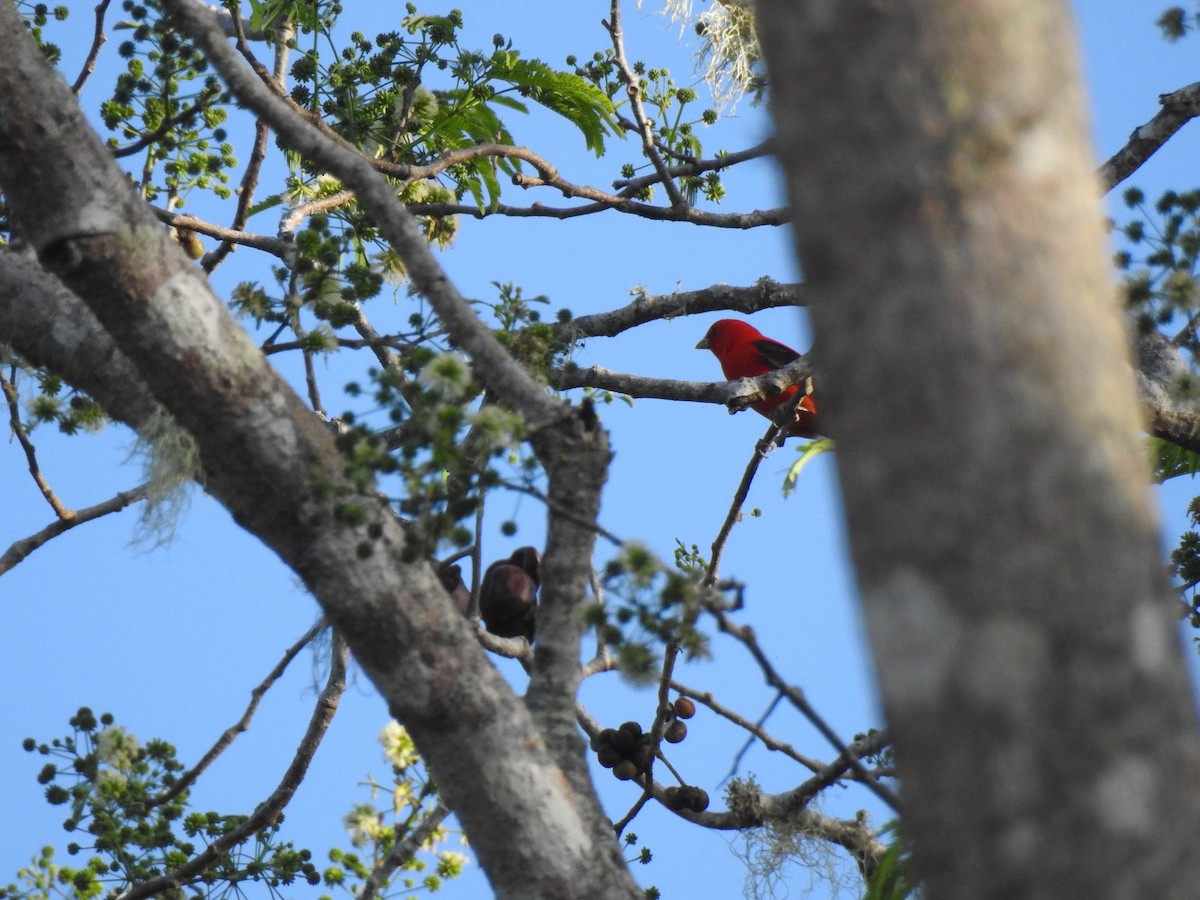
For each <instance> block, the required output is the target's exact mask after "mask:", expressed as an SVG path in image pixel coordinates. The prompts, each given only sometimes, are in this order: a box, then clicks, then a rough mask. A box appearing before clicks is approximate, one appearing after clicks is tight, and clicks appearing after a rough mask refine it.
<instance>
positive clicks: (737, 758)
mask: <svg viewBox="0 0 1200 900" xmlns="http://www.w3.org/2000/svg"><path fill="white" fill-rule="evenodd" d="M781 700H783V694H780V693H776V694H775V696H774V698H773V699H772V700H771V702H770V703H769V704H768V705H767V708H766V710H765V711H764V712H763V714H762V715H761V716H759V717H758V721H757V722H755V723H754V725H753V727H752V728H750V729H749V731H750V737H748V738H746V743H744V744H742V746H741V749H740V750H738V752H737V753H735V754H734V756H733V762H732V763H731V764H730V766H729V772H728V773H726V775H725V777H724V778H722V779H721V784H724V783H725V782H726V781H728V780H729V779H730V778H732V777H733V776H734V775H736V774H737V771H738V767H739V766H741V764H742V759H743V758H745V756H746V754H747V753H748V752H750V748H751V747H753V746H754V742H755V740H757V738H758V735H759V733H760V732H761V731H762V727H763V726H764V725H765V724H766V723H767V719H769V718H770V717H771V713H773V712H775V707H777V706H778V705H779V703H780V701H781Z"/></svg>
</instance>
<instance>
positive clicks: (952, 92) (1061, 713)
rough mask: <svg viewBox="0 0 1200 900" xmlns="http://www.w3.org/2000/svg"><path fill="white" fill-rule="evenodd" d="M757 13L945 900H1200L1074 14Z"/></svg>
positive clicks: (1187, 732) (851, 502)
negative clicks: (1079, 899)
mask: <svg viewBox="0 0 1200 900" xmlns="http://www.w3.org/2000/svg"><path fill="white" fill-rule="evenodd" d="M758 9H759V15H760V24H761V25H762V26H763V27H762V28H761V38H762V43H763V48H764V51H765V55H766V59H767V63H768V68H769V75H770V80H771V89H772V94H771V100H772V108H773V111H774V117H775V121H776V124H777V127H778V145H777V146H778V147H779V149H780V159H781V162H782V164H783V167H784V170H785V173H786V176H787V184H788V190H789V196H790V200H791V205H792V219H793V221H794V222H795V234H796V244H797V251H798V254H799V257H800V260H801V264H802V266H803V269H804V273H805V276H806V280H807V283H808V286H809V287H810V289H811V305H810V309H811V314H812V321H813V327H814V332H815V347H814V357H815V359H816V361H817V364H818V367H819V369H820V371H821V373H822V377H823V381H822V383H821V391H822V397H823V398H824V403H825V406H824V407H823V409H822V415H826V410H827V411H828V413H827V414H828V420H827V421H828V427H829V431H830V433H831V434H832V435H833V436H834V437H835V438H836V440H837V442H838V454H837V457H838V468H839V477H840V480H841V484H842V491H843V494H844V497H845V502H846V513H847V517H848V521H849V528H850V540H851V548H852V552H853V556H854V562H855V567H856V570H857V573H858V578H859V582H860V586H861V589H862V596H863V603H864V606H865V609H866V618H867V624H868V629H869V633H870V640H871V646H872V649H873V653H874V656H875V662H876V666H877V670H878V674H879V680H880V685H881V688H882V693H883V699H884V705H885V712H886V715H887V720H888V725H889V727H891V728H892V729H894V734H895V737H896V753H897V759H898V765H899V771H900V776H901V780H902V785H903V797H904V801H905V808H906V813H907V815H906V819H907V826H908V828H907V834H908V836H909V838H910V839H911V841H912V844H913V849H914V852H915V854H916V862H917V864H918V869H919V874H920V876H921V878H922V879H923V882H924V884H925V887H926V894H925V896H927V897H930V898H954V900H961V898H967V897H969V898H973V900H979V898H1004V900H1013V898H1035V897H1044V898H1051V897H1053V898H1062V897H1088V898H1117V897H1124V898H1129V897H1157V898H1163V897H1181V898H1182V897H1193V896H1195V893H1196V886H1197V885H1198V884H1200V848H1198V847H1197V844H1196V841H1195V835H1196V833H1197V830H1198V826H1200V794H1198V792H1197V787H1198V780H1200V754H1198V750H1197V748H1198V745H1197V721H1196V715H1195V710H1194V707H1193V701H1192V696H1191V693H1190V691H1189V686H1188V680H1187V674H1186V671H1185V669H1184V665H1183V659H1182V655H1181V648H1180V641H1179V637H1178V635H1177V634H1176V633H1175V630H1174V621H1173V619H1174V614H1173V612H1172V606H1171V604H1170V601H1169V596H1168V585H1167V583H1166V578H1165V572H1164V567H1163V564H1162V559H1161V554H1160V551H1159V547H1158V541H1157V524H1156V521H1155V514H1154V511H1153V509H1152V507H1151V503H1150V499H1149V492H1148V488H1147V473H1146V471H1145V468H1146V467H1145V463H1144V462H1143V460H1142V459H1141V457H1140V455H1139V452H1138V448H1137V445H1136V441H1135V435H1136V432H1137V431H1138V428H1139V421H1138V416H1137V409H1136V405H1135V400H1134V389H1133V380H1132V379H1131V378H1130V377H1129V372H1130V369H1129V365H1128V362H1127V359H1128V351H1127V349H1126V342H1125V337H1124V335H1123V334H1122V328H1121V322H1120V318H1119V314H1118V309H1117V302H1116V299H1115V298H1114V296H1113V291H1112V289H1111V286H1110V283H1109V277H1108V273H1107V272H1106V268H1105V265H1104V259H1105V256H1106V253H1105V249H1104V235H1103V232H1102V229H1101V223H1100V218H1099V206H1098V200H1097V198H1098V196H1099V191H1098V186H1097V184H1096V182H1095V178H1094V175H1093V174H1092V173H1093V170H1094V166H1093V162H1092V159H1091V157H1090V151H1089V146H1088V139H1087V131H1086V128H1085V116H1084V113H1083V107H1084V104H1083V101H1082V91H1081V82H1080V76H1079V71H1078V66H1077V61H1076V51H1075V47H1074V45H1073V43H1072V37H1071V36H1072V34H1073V26H1072V22H1071V20H1070V16H1069V14H1068V9H1067V3H1066V2H1061V0H1060V2H1045V0H892V2H887V3H882V2H878V0H806V2H804V3H796V2H785V0H761V2H760V3H759V6H758Z"/></svg>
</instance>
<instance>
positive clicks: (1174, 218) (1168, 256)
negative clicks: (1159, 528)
mask: <svg viewBox="0 0 1200 900" xmlns="http://www.w3.org/2000/svg"><path fill="white" fill-rule="evenodd" d="M1123 199H1124V201H1125V205H1126V207H1127V208H1129V209H1130V210H1133V211H1135V212H1136V213H1137V215H1136V216H1135V217H1134V218H1132V219H1130V220H1129V221H1128V222H1126V223H1125V224H1124V225H1123V226H1122V228H1121V234H1122V236H1123V237H1124V238H1125V241H1126V244H1127V248H1126V249H1123V250H1122V251H1120V252H1119V253H1118V254H1117V266H1118V268H1119V269H1120V270H1121V271H1122V272H1124V273H1125V295H1126V300H1127V303H1128V305H1129V307H1130V310H1131V311H1132V312H1133V313H1134V315H1135V316H1136V317H1137V323H1138V327H1139V329H1141V330H1143V331H1149V330H1152V329H1160V330H1161V329H1166V330H1168V331H1169V332H1173V333H1174V337H1173V342H1174V343H1175V345H1176V346H1178V347H1179V349H1180V351H1181V352H1182V353H1183V354H1184V355H1185V358H1187V359H1188V360H1189V362H1190V363H1191V367H1192V371H1191V372H1189V373H1186V374H1185V375H1183V376H1182V377H1181V378H1179V379H1178V381H1177V382H1176V383H1175V384H1174V385H1172V387H1171V392H1172V395H1173V397H1174V398H1175V399H1179V400H1196V399H1198V398H1200V373H1197V372H1196V366H1197V353H1198V351H1200V333H1198V332H1200V328H1198V326H1200V290H1198V288H1197V284H1198V282H1197V278H1198V277H1200V189H1198V190H1191V191H1186V192H1182V193H1180V192H1178V191H1167V192H1165V193H1164V194H1163V195H1162V196H1161V197H1160V198H1159V200H1158V201H1157V202H1156V203H1155V204H1154V206H1153V208H1150V207H1148V206H1147V204H1146V200H1145V196H1144V194H1143V193H1142V192H1141V191H1140V190H1138V189H1137V188H1129V189H1127V190H1126V191H1125V193H1124V195H1123ZM1146 445H1147V453H1148V455H1149V458H1150V464H1151V468H1152V471H1153V473H1154V478H1155V480H1157V481H1159V482H1162V481H1166V480H1168V479H1171V478H1177V477H1179V476H1181V475H1189V476H1195V475H1196V473H1197V471H1200V455H1198V454H1196V453H1194V452H1193V451H1191V450H1188V449H1186V448H1183V447H1179V446H1177V445H1175V444H1172V443H1169V442H1167V441H1164V440H1162V439H1160V438H1154V437H1150V438H1147V441H1146ZM1197 508H1198V507H1197V500H1193V502H1192V505H1191V507H1190V509H1189V515H1190V516H1191V517H1192V523H1193V525H1197V524H1200V521H1198V519H1197V516H1196V510H1197ZM1171 563H1172V566H1173V567H1174V571H1175V575H1176V576H1177V578H1179V580H1180V581H1181V582H1182V585H1181V591H1182V594H1183V600H1184V602H1185V603H1186V604H1187V606H1188V609H1189V610H1190V613H1189V620H1190V623H1191V624H1192V626H1193V627H1194V628H1198V629H1200V614H1197V606H1196V596H1195V588H1196V584H1197V579H1198V578H1200V541H1198V540H1197V537H1196V534H1195V532H1192V531H1188V532H1185V533H1184V534H1183V535H1181V537H1180V541H1179V545H1178V546H1177V547H1176V549H1175V550H1174V551H1172V553H1171Z"/></svg>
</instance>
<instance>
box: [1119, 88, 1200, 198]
mask: <svg viewBox="0 0 1200 900" xmlns="http://www.w3.org/2000/svg"><path fill="white" fill-rule="evenodd" d="M1158 103H1159V106H1161V107H1162V108H1161V109H1160V110H1159V111H1158V113H1156V114H1155V116H1154V118H1152V119H1151V120H1150V121H1149V122H1147V123H1146V124H1145V125H1140V126H1138V127H1137V128H1135V129H1133V134H1131V135H1130V136H1129V142H1128V143H1127V144H1126V145H1125V146H1124V147H1122V148H1121V149H1120V150H1118V151H1117V152H1116V153H1114V154H1113V155H1112V156H1111V157H1109V159H1108V160H1107V161H1106V162H1105V163H1104V165H1102V166H1101V167H1100V170H1099V173H1098V174H1099V176H1100V183H1101V184H1102V185H1103V186H1104V192H1105V193H1108V192H1109V191H1111V190H1112V189H1113V188H1115V187H1116V186H1117V185H1118V184H1120V183H1121V182H1122V181H1124V180H1125V179H1126V178H1128V177H1129V176H1130V175H1132V174H1133V173H1134V172H1136V171H1137V170H1138V169H1139V168H1140V167H1141V165H1142V164H1143V163H1144V162H1146V160H1148V159H1149V158H1150V157H1151V156H1153V155H1154V154H1155V153H1156V152H1157V151H1158V148H1159V147H1161V146H1162V145H1163V144H1165V143H1166V142H1167V141H1168V140H1170V139H1171V138H1172V137H1173V136H1174V135H1175V133H1176V132H1177V131H1179V129H1181V128H1182V127H1183V126H1184V125H1186V124H1187V123H1188V122H1190V121H1191V120H1192V119H1194V118H1196V116H1197V115H1200V81H1198V82H1196V83H1194V84H1189V85H1188V86H1187V87H1182V88H1180V89H1179V90H1177V91H1172V92H1171V93H1169V94H1161V95H1159V98H1158Z"/></svg>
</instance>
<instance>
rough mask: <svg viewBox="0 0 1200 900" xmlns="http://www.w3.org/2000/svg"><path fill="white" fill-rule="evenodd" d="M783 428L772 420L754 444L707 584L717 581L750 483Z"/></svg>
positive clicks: (715, 544)
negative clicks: (727, 543) (722, 559)
mask: <svg viewBox="0 0 1200 900" xmlns="http://www.w3.org/2000/svg"><path fill="white" fill-rule="evenodd" d="M782 430H783V429H782V428H781V427H780V426H779V425H778V424H776V423H775V422H772V423H771V424H770V425H769V426H768V427H767V431H766V433H765V434H764V435H763V436H762V438H761V439H760V440H759V441H758V443H757V444H755V445H754V455H753V456H751V457H750V461H749V462H748V463H746V468H745V471H743V472H742V480H741V482H740V483H739V484H738V487H737V490H736V491H734V494H733V502H732V503H730V504H729V512H728V513H726V514H725V521H724V522H723V523H721V530H720V531H719V532H718V533H717V537H716V539H715V540H714V541H713V543H712V559H710V560H709V562H708V571H707V572H706V573H705V576H704V583H705V584H707V585H713V584H716V583H717V575H718V573H719V572H720V570H721V555H722V554H723V553H724V552H725V544H726V542H727V541H728V540H729V535H730V534H731V533H732V532H733V526H734V525H736V524H737V522H738V520H739V519H740V518H741V515H742V504H743V503H745V502H746V497H747V495H748V494H749V493H750V485H751V484H752V483H753V482H754V476H755V474H756V473H757V472H758V467H759V464H760V463H761V462H762V461H763V460H764V459H766V458H767V454H768V453H770V452H771V450H773V449H774V447H775V442H776V440H778V438H779V433H780V432H781V431H782Z"/></svg>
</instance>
